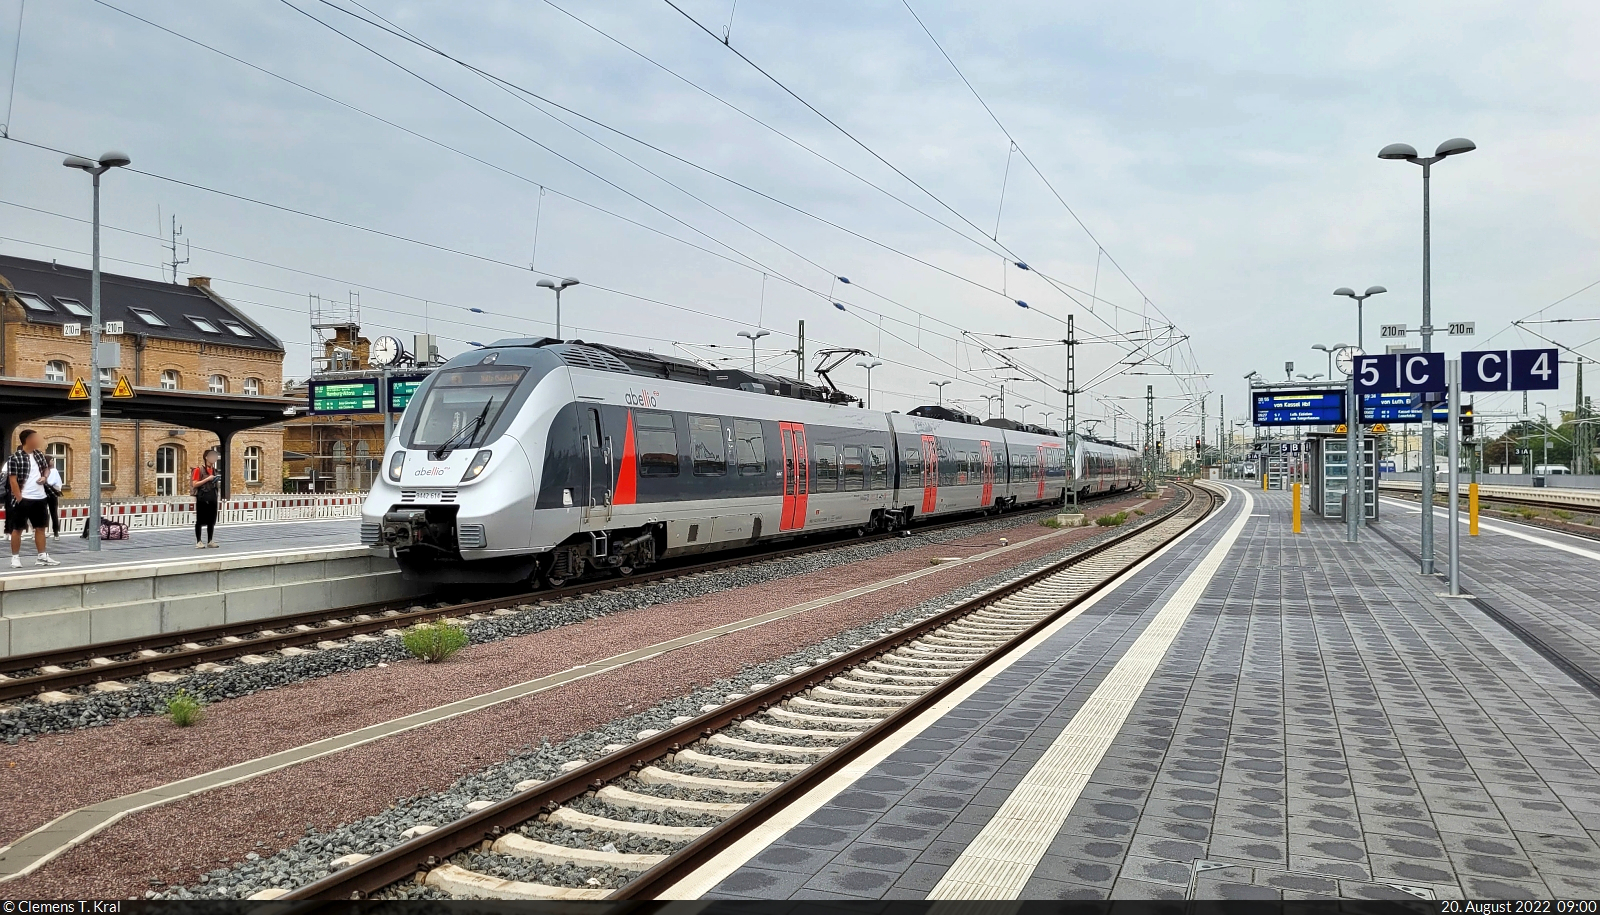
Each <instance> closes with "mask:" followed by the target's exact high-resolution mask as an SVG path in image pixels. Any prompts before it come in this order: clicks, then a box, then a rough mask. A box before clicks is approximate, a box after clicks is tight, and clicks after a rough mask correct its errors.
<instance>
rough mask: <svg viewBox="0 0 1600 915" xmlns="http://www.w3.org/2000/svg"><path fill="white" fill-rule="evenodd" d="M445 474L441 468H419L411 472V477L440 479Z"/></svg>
mask: <svg viewBox="0 0 1600 915" xmlns="http://www.w3.org/2000/svg"><path fill="white" fill-rule="evenodd" d="M446 473H448V471H447V470H445V468H443V467H421V468H418V469H416V470H413V471H411V475H412V476H414V477H442V476H444V475H445V474H446Z"/></svg>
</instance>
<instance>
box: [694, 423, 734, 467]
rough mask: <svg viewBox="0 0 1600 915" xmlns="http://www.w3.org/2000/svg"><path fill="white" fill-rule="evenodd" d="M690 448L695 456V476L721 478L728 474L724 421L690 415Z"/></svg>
mask: <svg viewBox="0 0 1600 915" xmlns="http://www.w3.org/2000/svg"><path fill="white" fill-rule="evenodd" d="M689 448H690V449H691V451H690V453H691V454H693V455H694V475H695V476H697V477H720V476H722V475H723V474H725V473H727V472H728V451H727V449H726V448H725V447H723V444H722V420H721V419H719V418H717V417H715V416H695V415H694V414H692V413H691V414H690V415H689Z"/></svg>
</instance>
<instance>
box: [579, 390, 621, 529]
mask: <svg viewBox="0 0 1600 915" xmlns="http://www.w3.org/2000/svg"><path fill="white" fill-rule="evenodd" d="M581 441H582V444H583V451H584V459H585V460H586V461H587V462H588V463H587V479H588V485H589V492H588V497H587V498H586V499H585V500H584V502H583V516H584V518H585V519H586V520H591V521H609V520H610V519H611V503H612V501H613V499H612V490H611V486H612V481H613V480H614V479H616V474H615V472H614V468H613V466H612V464H613V457H612V449H611V439H610V437H609V436H607V435H606V434H605V432H604V431H603V428H602V426H601V424H600V408H599V407H584V408H583V435H582V439H581Z"/></svg>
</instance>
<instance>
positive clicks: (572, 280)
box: [535, 276, 578, 340]
mask: <svg viewBox="0 0 1600 915" xmlns="http://www.w3.org/2000/svg"><path fill="white" fill-rule="evenodd" d="M535 285H537V286H539V287H540V288H543V289H549V290H551V291H552V292H554V293H555V294H556V339H557V340H559V339H561V292H562V290H564V289H568V288H571V287H573V286H576V285H578V278H577V277H575V276H569V277H565V278H564V279H561V280H540V281H539V282H538V283H536V284H535Z"/></svg>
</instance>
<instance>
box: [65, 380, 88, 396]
mask: <svg viewBox="0 0 1600 915" xmlns="http://www.w3.org/2000/svg"><path fill="white" fill-rule="evenodd" d="M67 397H68V398H70V399H72V400H88V399H89V386H88V385H86V384H84V383H83V379H82V378H79V379H78V380H77V381H76V382H74V383H73V385H72V393H70V394H68V395H67Z"/></svg>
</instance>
